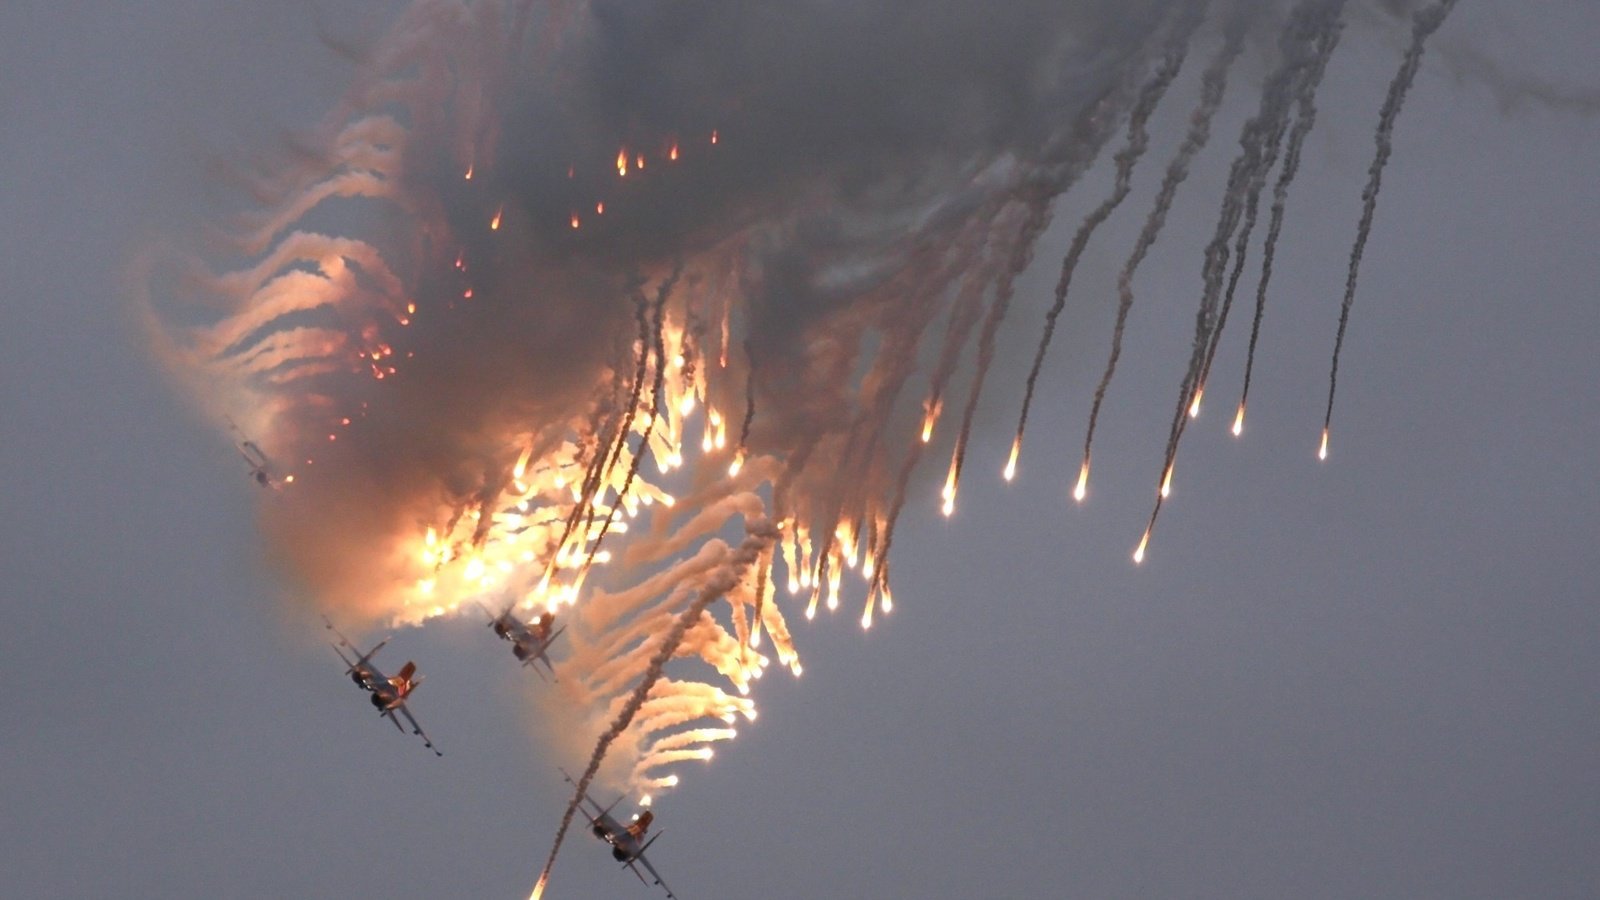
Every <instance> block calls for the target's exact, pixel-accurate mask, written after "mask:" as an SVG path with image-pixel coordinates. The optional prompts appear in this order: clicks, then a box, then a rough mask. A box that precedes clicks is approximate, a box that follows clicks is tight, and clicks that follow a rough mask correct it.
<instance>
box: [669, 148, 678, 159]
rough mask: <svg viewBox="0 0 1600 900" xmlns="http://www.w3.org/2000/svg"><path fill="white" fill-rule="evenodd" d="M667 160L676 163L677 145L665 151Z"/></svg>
mask: <svg viewBox="0 0 1600 900" xmlns="http://www.w3.org/2000/svg"><path fill="white" fill-rule="evenodd" d="M667 159H668V160H669V161H671V162H677V161H678V145H677V144H673V145H672V149H671V150H668V151H667Z"/></svg>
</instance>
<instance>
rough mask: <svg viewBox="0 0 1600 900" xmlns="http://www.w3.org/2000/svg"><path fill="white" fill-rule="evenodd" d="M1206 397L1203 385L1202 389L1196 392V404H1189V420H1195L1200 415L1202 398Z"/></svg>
mask: <svg viewBox="0 0 1600 900" xmlns="http://www.w3.org/2000/svg"><path fill="white" fill-rule="evenodd" d="M1205 395H1206V388H1205V385H1201V386H1200V389H1199V390H1197V391H1195V392H1194V402H1192V403H1190V404H1189V418H1191V419H1193V418H1195V417H1196V416H1198V415H1200V398H1201V397H1204V396H1205Z"/></svg>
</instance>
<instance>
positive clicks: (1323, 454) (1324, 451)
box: [1317, 426, 1328, 460]
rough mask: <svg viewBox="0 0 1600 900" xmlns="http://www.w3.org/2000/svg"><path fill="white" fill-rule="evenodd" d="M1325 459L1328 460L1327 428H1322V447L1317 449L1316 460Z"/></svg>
mask: <svg viewBox="0 0 1600 900" xmlns="http://www.w3.org/2000/svg"><path fill="white" fill-rule="evenodd" d="M1327 458H1328V428H1327V426H1323V428H1322V446H1321V447H1319V448H1317V459H1321V460H1325V459H1327Z"/></svg>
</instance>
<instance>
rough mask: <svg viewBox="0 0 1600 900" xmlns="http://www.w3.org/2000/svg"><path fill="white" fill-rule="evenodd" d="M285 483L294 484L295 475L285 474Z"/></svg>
mask: <svg viewBox="0 0 1600 900" xmlns="http://www.w3.org/2000/svg"><path fill="white" fill-rule="evenodd" d="M283 483H284V484H294V476H293V475H285V476H283Z"/></svg>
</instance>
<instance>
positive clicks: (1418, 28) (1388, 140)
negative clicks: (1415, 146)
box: [1318, 0, 1456, 459]
mask: <svg viewBox="0 0 1600 900" xmlns="http://www.w3.org/2000/svg"><path fill="white" fill-rule="evenodd" d="M1455 5H1456V0H1438V2H1437V3H1435V4H1434V5H1433V6H1430V7H1428V8H1426V9H1423V10H1419V11H1418V12H1417V13H1416V15H1415V16H1414V17H1413V19H1412V23H1411V46H1410V47H1408V48H1406V55H1405V58H1404V59H1403V60H1401V62H1400V71H1398V72H1396V73H1395V75H1394V80H1393V81H1391V82H1389V93H1388V95H1387V96H1385V97H1384V100H1383V108H1382V109H1381V110H1380V111H1379V112H1378V130H1377V134H1376V138H1375V140H1376V142H1377V145H1378V149H1377V153H1376V154H1375V155H1374V156H1373V158H1372V165H1371V166H1369V167H1368V169H1367V185H1366V187H1365V188H1363V189H1362V191H1361V222H1360V224H1358V225H1357V226H1356V241H1355V245H1354V246H1353V247H1351V248H1350V272H1349V274H1348V275H1347V276H1346V278H1345V285H1344V300H1343V301H1342V302H1341V303H1340V304H1339V330H1338V332H1337V333H1336V334H1335V335H1334V339H1333V363H1332V365H1331V367H1330V368H1329V370H1328V409H1327V411H1326V412H1325V413H1323V416H1322V446H1321V449H1320V450H1319V451H1318V456H1320V457H1322V458H1324V459H1326V458H1327V455H1328V428H1329V426H1330V425H1331V424H1332V423H1333V395H1334V392H1335V391H1336V390H1338V387H1339V354H1340V353H1341V352H1342V351H1343V350H1344V333H1345V328H1346V327H1347V326H1348V325H1349V324H1350V306H1351V304H1352V303H1354V302H1355V299H1356V277H1357V276H1358V275H1359V274H1360V271H1361V257H1362V255H1363V254H1364V253H1365V252H1366V249H1367V238H1368V237H1369V236H1371V234H1372V217H1373V215H1374V214H1375V213H1376V212H1377V209H1378V190H1379V189H1380V188H1381V187H1382V186H1383V169H1384V166H1386V165H1388V163H1389V154H1390V153H1392V152H1393V151H1394V123H1395V119H1396V118H1397V117H1399V115H1400V106H1401V104H1403V103H1405V100H1406V93H1407V92H1408V91H1410V90H1411V82H1412V81H1413V80H1415V79H1416V77H1417V67H1418V66H1420V65H1421V64H1422V51H1423V49H1424V46H1425V44H1426V42H1427V40H1428V36H1429V35H1431V34H1433V33H1434V32H1435V31H1438V30H1439V26H1440V25H1442V24H1444V20H1445V17H1446V16H1448V15H1450V10H1451V9H1453V8H1455Z"/></svg>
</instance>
